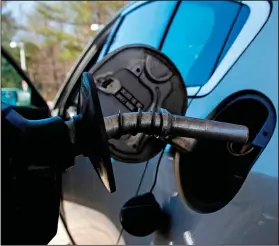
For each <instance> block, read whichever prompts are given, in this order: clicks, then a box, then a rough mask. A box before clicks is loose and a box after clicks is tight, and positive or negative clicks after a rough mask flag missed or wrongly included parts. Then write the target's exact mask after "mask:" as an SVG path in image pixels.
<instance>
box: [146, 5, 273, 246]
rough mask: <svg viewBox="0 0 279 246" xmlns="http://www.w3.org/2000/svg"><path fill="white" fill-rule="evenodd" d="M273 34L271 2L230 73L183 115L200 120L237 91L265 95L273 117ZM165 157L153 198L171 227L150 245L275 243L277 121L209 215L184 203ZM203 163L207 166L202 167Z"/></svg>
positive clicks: (171, 165)
mask: <svg viewBox="0 0 279 246" xmlns="http://www.w3.org/2000/svg"><path fill="white" fill-rule="evenodd" d="M275 30H277V32H278V2H276V3H275V2H274V8H273V11H272V14H271V17H270V20H269V21H268V23H267V24H266V26H265V27H264V28H263V30H262V31H261V33H260V34H259V36H258V37H257V38H256V39H255V40H254V41H253V43H252V44H251V46H250V47H249V48H248V49H247V50H246V51H245V53H244V54H243V55H242V56H241V58H240V59H239V60H238V61H237V63H236V64H235V65H234V67H233V68H232V69H231V71H230V72H229V73H228V74H227V75H226V76H225V77H224V79H223V80H222V81H221V83H220V84H219V85H218V86H217V87H216V88H215V89H214V90H213V91H212V92H211V93H210V94H209V95H207V96H206V97H203V98H200V99H194V100H193V101H192V103H191V105H190V106H189V108H188V111H187V114H186V115H187V116H189V117H197V118H206V117H207V116H208V115H209V114H210V113H211V112H212V111H213V110H214V109H215V108H216V107H217V106H218V104H220V103H221V102H222V101H223V100H224V99H225V98H227V97H229V96H230V95H231V94H233V93H235V92H238V91H242V90H255V91H258V92H260V93H262V94H264V95H265V96H267V97H268V98H269V99H270V100H271V101H272V103H273V104H274V107H275V110H276V114H277V115H278V107H277V105H278V35H274V31H275ZM168 155H169V154H167V155H166V157H165V158H164V161H163V162H162V164H161V167H160V172H159V176H158V184H157V187H156V188H155V190H154V194H155V196H156V198H157V199H158V201H159V202H160V204H161V205H162V206H163V207H164V209H165V210H166V211H168V213H170V216H171V226H170V231H169V232H168V233H167V235H163V234H160V233H157V234H156V235H155V237H154V239H153V243H154V244H187V245H192V244H278V123H276V128H275V131H274V133H273V136H272V138H271V139H270V142H269V144H268V145H267V147H266V148H265V149H264V151H263V152H262V154H261V155H260V157H259V158H258V160H257V161H256V162H255V164H254V166H253V167H252V169H251V171H250V173H249V175H248V177H247V178H246V181H245V183H244V184H243V186H242V188H241V189H240V191H239V192H238V194H237V195H236V196H235V197H234V198H233V199H232V201H231V202H229V204H228V205H227V206H225V207H224V208H222V209H221V210H219V211H217V212H214V213H211V214H199V213H197V212H195V211H193V210H192V209H191V208H189V206H187V204H186V203H185V202H184V199H183V195H182V194H181V192H179V182H177V179H178V177H177V175H175V168H173V160H172V158H173V157H172V156H168ZM208 164H209V165H210V164H211V163H205V165H208ZM176 165H178V164H177V163H176ZM185 165H187V164H186V163H185ZM153 171H154V170H153ZM153 171H151V173H152V172H153ZM201 172H202V170H201ZM149 185H150V184H148V185H147V186H149Z"/></svg>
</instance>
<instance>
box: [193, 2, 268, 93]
mask: <svg viewBox="0 0 279 246" xmlns="http://www.w3.org/2000/svg"><path fill="white" fill-rule="evenodd" d="M241 3H242V4H244V5H246V6H248V7H249V8H250V15H249V17H248V19H247V21H246V23H245V24H244V26H243V28H242V29H241V31H240V33H239V34H238V36H237V37H236V39H235V41H234V42H233V44H232V46H231V47H230V49H229V50H228V52H227V54H226V55H225V56H224V58H223V60H222V61H221V63H220V64H219V66H218V67H217V69H216V70H215V71H214V73H213V75H212V76H211V77H210V79H209V80H208V82H207V83H205V84H204V85H203V86H202V87H201V88H200V90H199V92H198V93H197V95H196V96H197V97H203V96H206V95H207V94H209V93H210V92H211V91H212V90H213V89H214V88H215V87H216V86H217V85H218V84H219V83H220V81H221V80H222V79H223V77H224V76H225V75H226V74H227V72H228V71H229V70H230V68H231V67H232V66H233V65H234V64H235V62H236V61H237V60H238V59H239V57H240V56H241V55H242V54H243V53H244V51H245V50H246V48H247V47H248V46H249V45H250V44H251V42H252V41H253V40H254V38H255V37H256V36H257V35H258V33H259V32H260V31H261V29H262V28H263V26H264V25H265V23H266V22H267V20H268V18H269V16H270V13H271V9H272V5H271V2H270V1H242V2H241Z"/></svg>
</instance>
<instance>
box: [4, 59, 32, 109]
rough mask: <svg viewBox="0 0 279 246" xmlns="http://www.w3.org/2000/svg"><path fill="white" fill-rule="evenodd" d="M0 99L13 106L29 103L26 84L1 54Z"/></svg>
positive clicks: (29, 98)
mask: <svg viewBox="0 0 279 246" xmlns="http://www.w3.org/2000/svg"><path fill="white" fill-rule="evenodd" d="M1 100H2V101H3V102H5V103H7V104H9V105H13V106H15V105H17V106H28V105H30V104H31V92H30V90H29V88H28V85H27V84H26V82H25V81H24V80H23V79H22V77H21V76H20V74H18V72H17V71H16V69H15V68H14V67H13V66H12V65H11V64H10V63H9V62H8V60H7V59H6V58H5V57H4V56H3V55H2V57H1Z"/></svg>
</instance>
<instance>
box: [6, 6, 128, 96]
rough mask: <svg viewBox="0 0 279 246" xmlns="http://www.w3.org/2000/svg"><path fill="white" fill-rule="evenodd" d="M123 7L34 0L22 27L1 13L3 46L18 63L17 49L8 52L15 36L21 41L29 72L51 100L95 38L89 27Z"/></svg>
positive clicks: (104, 21) (8, 13)
mask: <svg viewBox="0 0 279 246" xmlns="http://www.w3.org/2000/svg"><path fill="white" fill-rule="evenodd" d="M4 2H5V1H4ZM4 4H5V5H8V4H10V2H5V3H4ZM2 5H3V1H2ZM123 5H124V1H49V2H47V1H36V2H34V7H33V8H32V9H31V10H29V11H28V13H24V16H25V17H26V22H25V24H24V25H22V24H21V23H17V22H16V21H15V20H14V18H13V17H12V15H11V13H10V12H7V11H6V12H3V11H2V13H1V17H2V45H4V47H5V48H6V49H7V50H8V51H9V52H10V53H11V54H12V56H13V57H14V58H15V59H16V60H17V61H19V58H20V55H19V49H18V48H14V49H11V48H10V47H9V43H10V41H11V40H13V38H14V37H15V35H17V40H20V41H22V42H24V45H25V53H26V62H27V70H28V73H29V75H30V77H31V79H32V80H33V81H34V82H35V85H36V86H37V88H38V87H39V88H40V89H41V92H42V93H43V94H44V95H45V96H46V97H47V99H48V100H51V99H52V97H53V95H55V93H56V91H57V89H58V88H59V87H60V85H61V83H62V82H63V80H64V79H65V77H66V74H67V73H68V72H69V70H70V68H71V66H72V64H73V63H74V62H75V61H76V59H77V58H78V56H79V55H80V53H81V52H82V51H83V49H84V47H85V46H86V45H87V43H88V42H89V40H91V39H92V38H93V37H94V36H95V35H96V32H94V31H92V30H91V29H90V26H91V24H93V23H97V24H101V25H104V24H105V23H106V22H108V20H109V19H111V18H112V16H113V15H114V14H115V13H116V12H117V11H118V10H119V9H120V8H122V7H123ZM20 24H21V25H20ZM18 31H21V32H20V35H19V33H18Z"/></svg>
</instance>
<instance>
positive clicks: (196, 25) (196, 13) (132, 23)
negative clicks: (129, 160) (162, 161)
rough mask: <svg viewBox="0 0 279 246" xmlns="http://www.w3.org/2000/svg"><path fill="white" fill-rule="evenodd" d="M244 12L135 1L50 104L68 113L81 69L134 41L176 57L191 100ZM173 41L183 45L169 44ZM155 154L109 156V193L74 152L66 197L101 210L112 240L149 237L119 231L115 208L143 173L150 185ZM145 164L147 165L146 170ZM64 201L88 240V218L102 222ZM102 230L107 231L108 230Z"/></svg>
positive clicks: (215, 5)
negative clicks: (137, 158) (145, 159)
mask: <svg viewBox="0 0 279 246" xmlns="http://www.w3.org/2000/svg"><path fill="white" fill-rule="evenodd" d="M248 15H249V8H248V9H247V8H245V6H244V5H241V4H240V3H237V2H234V1H221V2H220V1H212V2H211V1H210V2H209V1H198V2H196V1H187V2H180V1H171V2H162V1H152V2H149V1H146V2H145V1H144V2H135V3H133V4H131V5H129V6H128V7H127V8H126V9H124V10H123V11H122V12H121V14H120V15H119V17H117V18H116V19H115V22H114V23H113V25H111V27H109V28H110V29H109V28H108V29H107V30H106V34H102V35H107V36H106V40H105V42H104V43H103V44H102V45H100V51H99V53H98V55H96V56H95V57H94V59H92V56H90V54H92V53H94V52H93V51H92V49H90V48H89V49H88V50H87V51H86V54H85V57H86V59H83V60H82V59H81V60H80V61H81V62H83V63H84V64H83V65H82V66H80V65H77V66H76V68H75V69H76V71H77V70H78V72H75V73H73V74H74V76H76V78H75V79H72V80H69V81H68V84H66V86H65V87H64V92H63V93H64V96H60V97H59V100H58V101H59V103H58V104H57V105H56V108H55V110H57V111H58V112H59V115H61V116H62V117H67V115H69V113H67V112H69V110H70V111H71V110H72V109H73V108H71V107H72V106H74V105H75V104H76V102H77V100H76V99H77V88H78V84H79V83H78V81H79V80H78V79H79V76H80V74H81V72H82V71H90V70H91V68H92V66H93V65H94V63H95V62H97V61H98V60H99V59H101V58H102V57H103V56H105V55H106V54H108V53H110V52H111V51H113V50H115V49H116V48H118V47H121V46H123V45H125V44H134V43H143V44H147V45H150V46H153V47H155V48H157V49H160V50H161V51H162V52H164V53H165V54H167V55H168V56H169V57H170V58H171V59H172V60H173V61H174V62H175V63H176V65H177V67H178V68H179V70H180V72H181V74H182V75H183V78H184V80H185V83H186V85H187V91H188V95H189V98H190V99H189V103H190V102H191V100H192V99H193V98H195V97H196V95H197V93H198V92H199V91H200V89H201V88H204V86H205V85H207V82H209V81H210V79H211V77H212V75H213V74H214V72H216V71H218V69H219V67H220V66H219V65H221V64H222V63H221V62H222V59H223V58H224V57H225V56H226V55H227V53H228V51H229V50H230V48H231V46H232V45H233V43H234V41H235V40H236V39H237V37H238V35H239V33H240V32H241V30H242V28H243V26H244V25H245V23H246V20H247V18H248ZM142 16H144V17H145V21H142ZM104 33H105V32H104ZM217 34H218V35H217ZM102 35H101V36H102ZM187 37H188V39H187ZM174 43H177V44H185V45H173V44H174ZM86 60H87V61H86ZM231 65H232V64H231ZM229 68H230V66H226V67H225V68H223V69H222V72H223V73H226V72H227V71H228V70H229ZM219 81H220V80H219ZM62 101H63V103H62V104H61V103H60V102H62ZM166 156H167V155H166ZM157 159H158V157H155V158H154V159H153V160H151V161H150V162H149V164H148V167H147V164H146V163H141V164H133V165H132V164H126V163H125V164H124V163H120V162H117V161H114V163H113V168H114V173H115V176H116V184H117V191H116V192H115V193H114V194H108V193H107V191H106V190H105V189H104V187H103V186H102V185H101V184H100V182H99V180H98V178H97V176H96V174H95V172H94V171H93V169H92V168H91V166H90V164H89V162H88V160H86V159H85V158H83V157H79V158H78V159H77V160H76V164H75V166H74V167H73V168H72V170H70V171H68V172H67V173H66V174H65V176H64V196H65V199H66V200H68V201H72V202H74V203H75V204H81V205H83V206H85V207H87V208H89V209H90V210H91V211H95V212H101V214H102V217H103V218H106V219H108V221H110V222H111V223H112V225H113V226H111V228H112V227H113V228H114V231H118V232H121V235H122V236H121V235H118V236H119V237H116V238H117V240H116V241H115V242H113V243H117V242H119V243H123V242H126V243H129V244H130V243H132V244H134V243H135V244H137V243H149V242H150V240H151V238H152V237H151V236H148V237H145V238H135V237H132V236H131V235H129V234H127V233H125V231H124V232H123V233H122V228H121V225H120V223H119V210H120V208H121V206H122V205H123V203H124V202H125V201H127V200H128V199H129V198H130V197H131V196H133V195H135V194H136V193H137V192H138V190H139V189H140V188H141V187H140V186H141V185H140V184H141V180H142V179H144V180H145V182H144V184H143V186H144V187H142V188H141V190H142V191H144V190H147V189H148V187H149V188H150V187H151V185H152V181H153V174H154V168H155V166H156V163H157ZM146 169H147V170H149V171H147V172H146ZM127 184H128V185H127ZM65 204H66V214H67V221H68V225H69V228H70V229H72V230H71V232H72V233H73V237H74V238H76V239H78V240H82V241H78V240H77V242H78V243H79V242H80V243H92V244H93V243H94V240H93V241H86V240H92V237H94V235H95V234H94V233H96V230H97V229H99V228H95V229H92V228H91V227H90V225H91V224H92V223H93V224H94V226H96V224H101V223H98V221H94V220H95V219H94V216H92V217H91V218H90V216H89V217H87V218H85V219H84V220H83V221H82V220H79V223H77V219H76V218H77V217H75V216H78V214H79V212H80V213H83V214H84V213H85V210H86V211H87V208H86V209H85V208H84V209H83V208H82V207H80V209H78V207H77V206H75V209H74V210H75V214H76V215H75V216H73V213H71V211H72V210H71V209H70V207H71V206H72V205H68V208H69V209H68V210H67V203H65ZM72 209H73V208H72ZM78 211H79V212H78ZM82 211H83V212H82ZM75 224H76V225H77V224H79V226H80V227H79V228H84V230H86V232H87V233H86V234H87V235H91V238H90V237H89V238H87V239H86V238H82V236H81V234H80V233H81V232H80V230H81V229H77V226H75ZM103 232H104V234H105V233H107V234H108V233H109V232H108V230H107V231H106V232H105V231H103ZM80 238H82V239H80ZM114 238H115V237H114ZM106 242H107V241H106Z"/></svg>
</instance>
